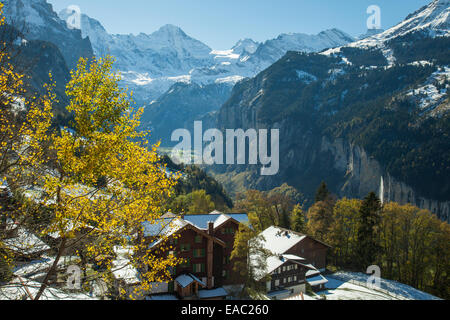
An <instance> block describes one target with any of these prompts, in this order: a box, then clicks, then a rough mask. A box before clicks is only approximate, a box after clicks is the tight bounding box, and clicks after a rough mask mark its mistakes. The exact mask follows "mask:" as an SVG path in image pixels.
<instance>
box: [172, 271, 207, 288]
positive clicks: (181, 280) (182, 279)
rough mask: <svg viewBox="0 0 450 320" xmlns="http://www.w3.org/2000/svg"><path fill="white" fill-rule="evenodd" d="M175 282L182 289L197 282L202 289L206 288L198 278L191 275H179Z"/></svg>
mask: <svg viewBox="0 0 450 320" xmlns="http://www.w3.org/2000/svg"><path fill="white" fill-rule="evenodd" d="M175 282H176V283H178V284H179V285H180V286H181V287H182V288H186V287H187V286H188V285H190V284H191V283H193V282H197V283H198V284H200V285H201V286H202V287H206V284H205V283H204V282H203V281H201V280H200V279H199V278H197V277H196V276H194V275H193V274H192V273H189V274H182V275H179V276H178V277H176V278H175Z"/></svg>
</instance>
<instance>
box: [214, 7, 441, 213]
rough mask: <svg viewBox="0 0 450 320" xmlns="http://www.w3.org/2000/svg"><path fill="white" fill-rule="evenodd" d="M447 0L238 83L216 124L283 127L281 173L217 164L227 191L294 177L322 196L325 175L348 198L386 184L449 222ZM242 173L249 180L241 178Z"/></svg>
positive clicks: (291, 57)
mask: <svg viewBox="0 0 450 320" xmlns="http://www.w3.org/2000/svg"><path fill="white" fill-rule="evenodd" d="M449 10H450V1H449V0H436V1H430V3H429V5H427V6H425V7H423V8H421V9H419V10H417V11H416V12H415V13H413V14H411V15H409V16H408V17H406V19H405V20H404V21H402V22H400V23H399V24H397V25H396V26H394V27H392V28H390V29H388V30H386V31H384V32H382V33H380V34H376V35H373V36H371V37H369V38H366V39H363V40H359V41H356V42H352V43H349V44H346V45H344V46H341V47H337V48H333V49H328V50H324V51H322V52H321V53H320V54H298V53H297V52H289V53H287V54H286V55H285V56H284V57H283V58H281V59H280V60H278V61H277V62H276V63H274V64H272V65H271V66H270V67H269V68H267V69H265V70H264V71H262V72H261V73H259V74H258V75H257V76H256V77H254V78H252V79H247V80H243V81H242V82H240V83H239V84H237V85H236V86H235V87H234V88H233V91H232V93H231V96H230V98H229V99H228V100H227V101H226V102H225V103H224V104H223V105H222V107H221V108H220V109H219V110H218V111H217V112H216V121H215V123H214V124H213V127H217V128H221V129H238V128H240V129H243V130H247V129H250V128H277V129H278V128H279V130H280V131H279V132H280V139H279V141H280V144H279V151H280V154H282V155H283V157H280V165H279V168H280V171H279V172H278V174H277V175H274V176H271V177H261V175H260V172H259V170H258V169H259V168H256V169H255V167H254V166H248V167H247V168H246V169H243V168H242V166H228V167H226V168H224V167H223V166H217V167H212V169H211V170H214V173H215V174H216V177H218V179H220V180H219V181H220V182H222V183H223V184H224V185H226V186H227V187H228V188H229V189H228V191H229V192H233V191H235V190H247V189H258V190H269V189H272V188H275V187H277V186H280V185H282V184H283V183H286V182H288V183H292V185H293V186H294V187H296V188H298V189H299V190H300V191H301V192H302V193H303V194H305V197H306V198H309V199H314V192H315V191H316V188H317V185H318V184H319V183H320V181H332V183H333V184H334V186H332V189H333V192H335V193H336V194H339V196H340V197H344V196H345V197H350V198H363V197H365V196H366V195H367V194H368V193H369V192H370V191H373V190H378V191H379V194H380V199H382V201H384V202H389V201H395V202H398V203H400V204H406V203H412V204H414V205H417V206H419V207H421V208H424V209H427V210H430V211H431V212H433V213H434V214H436V215H437V216H438V217H439V218H441V219H442V220H444V221H447V222H448V221H450V214H449V213H450V196H449V193H448V190H450V189H449V188H450V183H449V179H448V178H447V177H448V176H450V170H449V165H448V163H449V161H448V159H450V149H449V148H448V136H449V135H450V127H449V126H448V124H449V123H450V33H449ZM236 177H243V178H242V179H241V178H239V179H238V178H236Z"/></svg>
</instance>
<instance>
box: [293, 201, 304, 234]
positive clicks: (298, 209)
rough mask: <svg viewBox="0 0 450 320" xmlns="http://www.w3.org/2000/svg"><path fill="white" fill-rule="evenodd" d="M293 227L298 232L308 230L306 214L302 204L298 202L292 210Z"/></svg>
mask: <svg viewBox="0 0 450 320" xmlns="http://www.w3.org/2000/svg"><path fill="white" fill-rule="evenodd" d="M291 219H292V221H291V229H292V230H293V231H296V232H300V233H304V232H305V231H306V222H305V214H304V212H303V209H302V206H301V205H299V204H297V205H296V206H295V207H294V210H292V216H291Z"/></svg>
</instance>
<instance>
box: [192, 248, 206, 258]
mask: <svg viewBox="0 0 450 320" xmlns="http://www.w3.org/2000/svg"><path fill="white" fill-rule="evenodd" d="M204 256H205V249H194V258H203V257H204Z"/></svg>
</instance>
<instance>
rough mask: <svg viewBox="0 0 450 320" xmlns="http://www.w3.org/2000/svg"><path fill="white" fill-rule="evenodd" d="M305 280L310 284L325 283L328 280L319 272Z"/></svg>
mask: <svg viewBox="0 0 450 320" xmlns="http://www.w3.org/2000/svg"><path fill="white" fill-rule="evenodd" d="M306 282H308V283H309V284H310V285H311V286H313V287H314V286H318V285H321V284H325V283H327V282H328V280H327V279H325V278H324V277H323V276H322V275H321V274H319V275H317V276H315V277H311V278H307V279H306Z"/></svg>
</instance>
